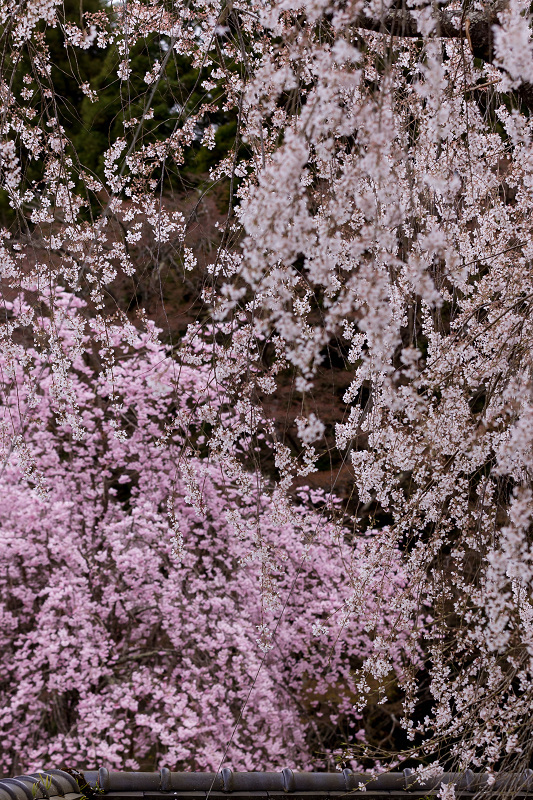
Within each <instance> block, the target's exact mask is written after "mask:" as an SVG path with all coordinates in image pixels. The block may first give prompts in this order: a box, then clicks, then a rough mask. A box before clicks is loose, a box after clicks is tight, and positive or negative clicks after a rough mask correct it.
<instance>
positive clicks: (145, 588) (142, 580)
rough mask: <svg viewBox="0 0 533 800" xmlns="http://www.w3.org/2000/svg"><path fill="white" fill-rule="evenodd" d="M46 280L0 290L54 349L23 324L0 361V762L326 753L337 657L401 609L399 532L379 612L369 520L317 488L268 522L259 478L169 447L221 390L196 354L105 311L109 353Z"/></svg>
mask: <svg viewBox="0 0 533 800" xmlns="http://www.w3.org/2000/svg"><path fill="white" fill-rule="evenodd" d="M42 300H43V305H42V306H41V315H40V316H39V315H36V314H35V313H34V311H33V309H32V306H30V305H28V304H27V303H26V302H25V301H23V300H22V298H20V297H19V298H17V299H15V301H14V302H12V303H9V304H8V310H9V315H10V322H9V324H10V325H12V326H19V325H23V324H27V322H28V319H29V317H31V318H32V321H33V325H34V330H35V331H41V332H42V336H46V335H49V334H50V331H51V328H52V326H53V325H54V326H55V333H56V351H55V360H54V361H51V359H50V356H49V354H48V353H47V352H44V353H43V352H42V351H40V350H39V349H36V348H35V347H33V346H28V345H27V344H25V345H21V348H22V350H21V351H20V352H19V353H17V354H16V355H15V356H14V358H13V359H12V360H11V361H7V360H6V359H3V360H2V363H1V369H2V375H3V376H4V381H5V382H4V395H3V405H2V421H3V424H4V426H7V425H13V424H15V425H20V426H21V428H22V429H23V431H24V434H23V437H24V443H28V444H27V446H26V444H20V446H18V447H17V450H16V454H15V455H13V456H12V457H11V459H10V460H9V461H7V462H6V463H5V464H4V468H3V472H2V477H1V479H0V495H1V498H2V500H1V504H0V555H1V562H2V570H1V576H0V615H1V619H2V626H1V628H2V633H1V648H2V653H3V657H2V661H1V668H0V700H1V704H2V709H3V713H2V720H1V723H0V726H1V728H0V729H1V733H2V747H1V751H0V758H1V764H2V768H3V769H4V770H6V771H8V772H9V771H12V772H17V771H18V772H20V771H25V770H31V769H36V768H39V767H41V766H42V765H43V764H60V765H61V764H66V765H68V766H71V767H75V766H79V767H83V766H86V767H97V766H99V765H103V764H105V765H107V766H109V767H111V768H117V769H119V768H127V769H138V768H139V765H143V766H144V767H145V768H148V769H156V768H160V767H163V766H168V767H170V768H172V769H214V770H216V769H217V768H218V766H219V764H220V761H221V759H222V758H223V756H224V757H225V761H226V762H227V763H228V764H230V765H232V766H233V767H234V768H236V769H239V768H240V769H265V768H279V767H281V766H284V765H291V766H294V767H298V768H309V767H311V766H316V765H320V764H323V763H327V761H328V753H330V752H331V750H332V749H333V748H335V746H336V745H337V744H338V742H339V740H340V739H342V738H346V739H347V738H348V737H349V736H350V734H353V733H355V732H357V731H359V730H360V729H361V724H362V723H361V716H360V715H359V714H357V713H356V712H355V711H354V709H353V705H354V701H355V699H356V692H357V689H356V686H355V681H354V677H353V672H354V670H355V669H356V668H357V667H358V666H361V665H362V664H363V662H364V660H365V659H366V658H367V657H368V655H369V654H370V653H371V652H372V649H373V644H372V639H373V638H374V636H375V635H378V636H382V637H387V636H388V634H389V633H390V629H391V627H392V626H393V625H394V621H395V620H397V619H398V618H399V616H400V609H399V607H398V608H397V611H396V612H394V611H391V609H392V606H394V604H395V603H396V604H397V603H398V602H399V599H400V597H401V596H402V594H403V592H404V580H403V574H402V570H401V567H400V563H399V552H398V551H396V552H395V553H391V557H390V560H389V563H388V565H387V570H386V575H385V574H382V575H381V581H383V579H386V588H385V596H386V598H387V616H385V615H384V614H383V613H382V612H381V611H380V609H379V600H378V596H377V595H376V592H375V591H373V590H372V587H373V583H372V582H373V581H376V576H375V575H369V576H365V575H364V574H363V572H364V568H363V567H362V564H363V563H364V560H363V556H364V553H365V549H371V547H372V542H373V536H372V533H369V535H368V537H367V541H368V544H367V542H363V541H362V542H358V543H357V544H356V546H355V548H354V546H353V544H350V542H349V540H348V531H347V530H343V529H342V528H340V527H337V526H334V525H332V524H331V523H329V522H328V521H327V517H325V516H324V514H323V513H321V511H320V507H321V506H323V505H324V500H325V497H324V495H323V493H320V492H316V493H311V495H309V493H304V494H306V496H303V497H302V500H301V502H300V503H299V504H297V505H295V506H294V510H293V515H292V521H291V523H290V524H289V523H286V522H281V523H280V522H279V521H278V520H277V519H276V518H275V516H274V515H273V513H272V510H271V507H270V503H269V500H268V497H267V495H266V493H264V492H262V491H260V490H256V491H252V490H250V492H249V494H248V496H243V495H242V492H241V491H239V489H238V487H237V486H236V485H235V484H234V483H233V482H232V481H231V480H229V479H228V478H227V476H225V474H224V472H223V471H221V470H220V469H219V468H218V467H216V466H215V465H213V464H212V463H210V462H209V460H206V459H203V460H202V459H201V458H200V457H199V456H198V455H196V456H191V455H190V454H189V456H188V458H186V459H184V455H183V454H184V451H186V450H187V448H192V447H193V445H194V447H195V448H196V449H197V450H198V449H199V448H200V447H201V445H202V433H201V430H202V427H201V424H200V423H201V419H200V418H199V416H198V414H197V412H196V411H195V410H194V409H195V405H197V404H198V402H199V398H200V397H201V398H202V400H203V402H204V404H205V402H206V399H207V398H208V397H210V398H211V407H212V413H214V412H215V410H216V406H217V405H220V397H219V396H216V395H214V394H213V393H212V392H211V390H210V389H209V377H210V374H209V371H208V370H206V369H202V368H201V367H190V366H179V365H178V364H176V362H175V360H173V359H172V358H170V356H169V354H168V352H166V351H165V348H163V347H162V346H161V345H160V344H159V343H158V341H157V331H155V330H153V329H149V331H148V333H139V332H137V331H136V330H135V329H134V328H133V327H130V328H125V327H124V325H115V326H113V325H111V326H109V327H108V329H107V331H106V339H105V341H106V348H108V351H107V352H108V356H109V357H110V354H111V353H112V355H113V361H114V366H113V369H112V373H111V372H109V373H106V370H105V368H104V367H103V365H102V362H101V360H100V357H99V355H98V354H96V353H95V351H94V349H93V344H94V340H95V339H98V338H99V333H98V331H97V330H95V329H94V328H93V329H91V323H90V321H88V322H87V324H86V326H85V328H84V329H83V330H82V329H81V326H80V325H79V320H80V319H81V318H83V314H84V312H85V311H86V307H85V306H84V304H83V303H82V302H81V301H80V300H78V299H76V298H75V297H74V296H73V295H72V294H69V293H66V292H57V293H56V294H55V296H54V297H53V300H52V298H49V300H48V305H46V301H45V299H44V298H42ZM52 307H53V309H54V319H53V320H52V316H51V309H52ZM125 333H127V336H125ZM74 351H75V356H74V357H73V360H72V361H71V362H70V363H69V365H68V366H69V369H68V375H67V374H66V370H65V363H64V359H65V357H66V356H65V353H66V352H69V353H70V354H71V355H72V353H73V352H74ZM28 372H29V373H31V375H32V376H33V381H32V391H31V392H28V385H29V384H28V382H27V380H26V377H25V375H26V373H28ZM62 381H64V382H65V383H64V385H63V386H61V382H62ZM60 390H61V391H60ZM67 394H68V403H67V401H66V400H65V397H66V396H67ZM202 408H203V410H204V413H205V407H202ZM73 415H75V416H73ZM171 419H172V420H173V421H174V424H173V425H172V426H170V425H169V424H168V421H169V420H171ZM178 420H179V423H178ZM313 503H314V506H315V507H316V508H314V507H313ZM251 540H254V542H255V548H254V549H253V550H250V541H251ZM173 545H174V552H173ZM365 545H366V547H365ZM176 551H179V553H178V552H176ZM178 556H181V558H179V557H178ZM358 556H361V559H362V564H361V567H360V566H359V565H358V564H357V558H358ZM356 575H358V576H359V581H360V582H361V583H366V589H365V602H364V606H365V613H364V614H363V615H362V616H356V617H354V615H353V605H354V600H355V598H356V596H357V595H358V594H360V592H361V586H360V585H357V584H356V583H355V582H354V577H355V576H356ZM382 594H383V592H381V591H380V593H379V596H381V595H382ZM401 649H402V648H401V647H400V649H398V651H397V654H396V657H395V658H394V665H395V669H396V670H397V673H398V676H400V675H401V669H402V667H401V664H402V657H401V656H402V653H401ZM237 723H239V724H238V726H237ZM234 728H236V730H235V731H234ZM226 746H227V751H226V749H225V748H226Z"/></svg>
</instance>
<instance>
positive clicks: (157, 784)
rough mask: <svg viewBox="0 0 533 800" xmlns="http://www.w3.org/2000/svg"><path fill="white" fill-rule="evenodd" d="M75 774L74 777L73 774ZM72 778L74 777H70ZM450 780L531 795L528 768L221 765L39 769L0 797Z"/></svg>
mask: <svg viewBox="0 0 533 800" xmlns="http://www.w3.org/2000/svg"><path fill="white" fill-rule="evenodd" d="M74 776H76V777H74ZM76 778H77V780H76ZM443 783H444V784H453V785H454V788H455V790H456V792H458V793H459V794H461V795H465V796H473V795H475V794H481V793H483V794H485V793H486V794H491V795H495V794H498V795H503V794H505V795H513V796H517V795H519V796H529V797H531V798H533V770H526V771H525V772H505V773H496V774H494V775H490V774H489V773H474V772H472V771H471V770H466V771H465V772H462V773H458V772H444V773H442V774H440V775H434V776H432V777H427V774H426V775H424V774H423V773H419V772H417V771H415V770H412V769H405V770H403V771H402V772H383V773H380V774H378V775H369V774H368V773H354V772H352V770H350V769H344V770H342V772H341V771H339V772H295V771H293V770H291V769H289V768H285V769H283V770H281V772H233V771H232V770H231V769H228V768H224V769H222V770H221V771H220V772H218V773H213V772H211V773H210V772H171V771H170V770H168V769H161V770H160V771H159V772H113V771H109V770H107V769H105V768H103V767H102V768H100V769H99V770H89V771H85V772H76V771H73V770H72V771H69V772H66V771H63V770H58V769H52V770H40V771H38V772H32V773H30V774H28V775H20V776H17V777H14V778H3V779H1V780H0V800H53V798H64V800H83V799H84V798H86V799H87V800H94V798H95V797H97V796H103V795H105V796H107V795H109V796H110V797H116V798H119V797H122V798H134V797H146V798H150V797H152V798H156V797H164V796H165V795H167V796H168V795H174V796H177V797H180V799H181V800H202V798H205V800H208V798H213V800H215V798H216V799H217V800H220V798H221V797H224V796H225V795H235V797H238V798H241V799H242V798H244V797H246V796H247V797H250V798H263V800H268V799H269V798H271V797H272V798H278V799H279V800H281V798H282V797H283V796H284V795H286V794H288V795H290V796H292V797H293V800H322V799H324V800H325V799H326V798H329V797H337V798H340V797H342V796H346V795H352V794H356V795H358V796H359V795H363V794H365V795H366V798H368V800H370V798H371V797H383V798H384V800H385V798H386V797H390V798H393V797H398V796H400V795H408V796H409V795H412V796H415V797H421V796H423V795H424V794H427V793H430V794H435V793H436V792H437V791H438V790H439V788H440V787H441V785H442V784H443Z"/></svg>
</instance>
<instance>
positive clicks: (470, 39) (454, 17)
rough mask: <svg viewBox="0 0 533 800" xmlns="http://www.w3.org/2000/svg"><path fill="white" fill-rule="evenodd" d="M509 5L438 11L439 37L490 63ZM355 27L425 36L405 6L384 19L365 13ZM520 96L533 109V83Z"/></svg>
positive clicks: (503, 2)
mask: <svg viewBox="0 0 533 800" xmlns="http://www.w3.org/2000/svg"><path fill="white" fill-rule="evenodd" d="M507 5H508V3H507V0H496V2H493V3H489V4H487V5H486V6H485V7H484V8H483V9H482V10H479V9H472V10H465V11H463V12H461V11H458V10H450V9H448V8H443V9H435V10H434V17H435V20H436V27H435V35H436V36H439V37H442V38H445V39H464V40H465V42H466V43H467V45H468V47H469V49H470V50H471V52H472V54H473V55H474V57H475V58H479V59H481V60H482V61H485V62H487V63H489V64H490V63H492V62H493V59H494V26H496V25H498V23H499V18H498V16H499V14H500V13H501V12H502V11H503V10H504V9H505V8H506V7H507ZM355 25H356V27H359V28H363V29H364V30H369V31H375V32H379V33H386V34H388V35H390V36H395V37H406V38H421V37H422V34H421V32H420V30H419V28H418V25H417V20H416V15H414V14H413V13H412V12H411V10H410V9H408V8H406V7H405V4H404V3H401V5H397V7H394V6H392V7H391V8H390V9H388V11H387V13H386V14H384V15H382V16H380V17H376V16H372V15H371V14H370V13H363V14H361V15H360V16H359V17H358V18H357V20H356V22H355ZM516 94H517V95H518V97H519V99H520V102H521V104H522V106H523V107H524V108H526V109H528V110H530V111H531V110H533V85H532V84H530V83H527V82H524V83H522V84H521V85H520V86H519V87H518V88H517V89H516Z"/></svg>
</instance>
